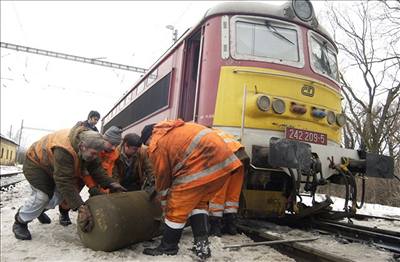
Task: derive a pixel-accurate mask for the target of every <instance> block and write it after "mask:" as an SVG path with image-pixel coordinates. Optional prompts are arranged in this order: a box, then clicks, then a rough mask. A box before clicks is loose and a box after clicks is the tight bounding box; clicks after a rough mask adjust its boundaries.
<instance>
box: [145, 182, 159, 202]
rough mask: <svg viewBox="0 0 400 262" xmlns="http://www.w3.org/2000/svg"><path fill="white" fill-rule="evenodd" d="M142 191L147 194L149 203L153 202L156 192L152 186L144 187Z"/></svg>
mask: <svg viewBox="0 0 400 262" xmlns="http://www.w3.org/2000/svg"><path fill="white" fill-rule="evenodd" d="M143 190H144V191H145V192H146V193H147V194H148V197H149V198H148V199H149V201H153V199H154V198H155V197H156V196H157V191H156V189H155V187H154V186H148V187H145V188H143Z"/></svg>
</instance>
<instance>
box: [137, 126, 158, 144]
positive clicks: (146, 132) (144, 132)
mask: <svg viewBox="0 0 400 262" xmlns="http://www.w3.org/2000/svg"><path fill="white" fill-rule="evenodd" d="M154 125H155V124H151V125H147V126H145V127H144V128H143V130H142V136H141V137H140V142H141V144H144V143H146V141H147V139H149V137H151V134H152V133H153V128H154Z"/></svg>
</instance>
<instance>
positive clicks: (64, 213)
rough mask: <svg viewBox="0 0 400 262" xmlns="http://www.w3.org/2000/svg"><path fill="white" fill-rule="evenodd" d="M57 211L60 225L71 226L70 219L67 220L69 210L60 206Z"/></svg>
mask: <svg viewBox="0 0 400 262" xmlns="http://www.w3.org/2000/svg"><path fill="white" fill-rule="evenodd" d="M58 210H59V211H60V225H63V226H65V227H66V226H68V225H71V219H70V218H69V209H64V208H62V207H61V206H58Z"/></svg>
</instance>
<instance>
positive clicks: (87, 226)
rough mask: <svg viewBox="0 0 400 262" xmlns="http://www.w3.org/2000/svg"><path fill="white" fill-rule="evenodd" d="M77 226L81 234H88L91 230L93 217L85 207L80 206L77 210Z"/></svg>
mask: <svg viewBox="0 0 400 262" xmlns="http://www.w3.org/2000/svg"><path fill="white" fill-rule="evenodd" d="M78 225H79V227H80V229H81V230H82V231H83V232H86V233H88V232H90V231H92V229H93V226H94V223H93V217H92V213H90V209H89V207H88V206H87V205H81V206H80V207H79V210H78Z"/></svg>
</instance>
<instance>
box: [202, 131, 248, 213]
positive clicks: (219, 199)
mask: <svg viewBox="0 0 400 262" xmlns="http://www.w3.org/2000/svg"><path fill="white" fill-rule="evenodd" d="M213 130H214V131H215V132H216V133H217V134H218V135H219V136H220V137H221V138H222V139H223V140H224V142H225V143H226V145H227V146H228V147H229V148H230V149H231V150H232V152H233V153H235V152H237V151H238V150H240V149H241V148H244V146H243V145H242V144H241V143H239V142H238V141H237V140H236V138H235V137H234V136H233V135H231V134H229V133H227V132H225V131H223V130H220V129H216V128H213ZM243 179H244V168H243V166H242V167H240V168H238V169H236V170H235V173H234V174H233V175H232V176H230V177H229V178H228V179H227V180H226V182H225V184H224V185H223V187H222V188H221V189H220V190H218V192H217V194H215V196H214V197H213V198H212V199H211V200H210V204H209V211H210V215H211V216H216V217H222V216H223V213H237V211H238V209H239V198H240V192H241V190H242V185H243Z"/></svg>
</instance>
